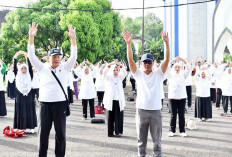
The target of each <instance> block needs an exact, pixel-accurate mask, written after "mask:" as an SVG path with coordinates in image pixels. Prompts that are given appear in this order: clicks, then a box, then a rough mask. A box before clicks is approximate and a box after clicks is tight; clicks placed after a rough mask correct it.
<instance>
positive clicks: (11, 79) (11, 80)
mask: <svg viewBox="0 0 232 157" xmlns="http://www.w3.org/2000/svg"><path fill="white" fill-rule="evenodd" d="M6 78H7V80H8V83H7V96H8V97H10V98H11V99H14V98H15V91H16V88H15V74H14V72H13V66H10V69H9V70H8V71H7V75H6Z"/></svg>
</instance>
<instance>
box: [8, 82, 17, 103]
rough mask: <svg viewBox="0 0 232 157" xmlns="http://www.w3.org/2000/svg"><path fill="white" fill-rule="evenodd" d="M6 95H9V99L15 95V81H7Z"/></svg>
mask: <svg viewBox="0 0 232 157" xmlns="http://www.w3.org/2000/svg"><path fill="white" fill-rule="evenodd" d="M7 96H8V97H10V98H11V99H13V98H15V96H16V87H15V81H14V82H12V83H10V82H9V81H8V85H7Z"/></svg>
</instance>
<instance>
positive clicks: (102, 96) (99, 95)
mask: <svg viewBox="0 0 232 157" xmlns="http://www.w3.org/2000/svg"><path fill="white" fill-rule="evenodd" d="M104 93H105V92H102V91H97V98H98V106H101V105H102V107H103V108H104V104H103V103H102V102H103V98H104Z"/></svg>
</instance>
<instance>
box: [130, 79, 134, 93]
mask: <svg viewBox="0 0 232 157" xmlns="http://www.w3.org/2000/svg"><path fill="white" fill-rule="evenodd" d="M130 82H131V86H132V90H135V79H132V78H130Z"/></svg>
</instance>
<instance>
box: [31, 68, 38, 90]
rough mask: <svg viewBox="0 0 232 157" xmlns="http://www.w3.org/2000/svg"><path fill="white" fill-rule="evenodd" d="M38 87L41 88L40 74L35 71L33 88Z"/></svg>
mask: <svg viewBox="0 0 232 157" xmlns="http://www.w3.org/2000/svg"><path fill="white" fill-rule="evenodd" d="M38 88H39V74H38V73H37V72H35V73H33V79H32V89H38Z"/></svg>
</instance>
